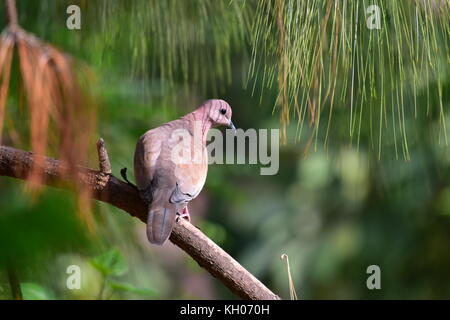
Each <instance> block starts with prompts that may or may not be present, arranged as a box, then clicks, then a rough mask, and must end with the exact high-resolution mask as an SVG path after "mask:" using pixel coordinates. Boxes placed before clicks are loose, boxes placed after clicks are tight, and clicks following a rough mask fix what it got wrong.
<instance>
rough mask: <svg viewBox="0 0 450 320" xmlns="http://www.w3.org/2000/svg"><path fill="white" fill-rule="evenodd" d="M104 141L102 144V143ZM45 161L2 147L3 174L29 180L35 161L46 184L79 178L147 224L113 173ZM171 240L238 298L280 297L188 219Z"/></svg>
mask: <svg viewBox="0 0 450 320" xmlns="http://www.w3.org/2000/svg"><path fill="white" fill-rule="evenodd" d="M102 144H103V143H100V146H101V145H102ZM103 148H104V144H103ZM99 149H100V148H99ZM105 151H106V149H105ZM43 160H44V161H37V162H35V161H34V155H33V154H32V153H31V152H27V151H23V150H18V149H14V148H11V147H6V146H0V176H9V177H13V178H17V179H27V177H28V175H29V173H30V172H31V169H32V167H33V164H34V163H39V164H40V165H41V166H42V167H41V168H40V169H41V170H43V172H44V174H43V175H44V178H43V183H44V184H46V185H50V186H55V187H59V188H67V182H75V181H73V180H74V179H77V180H78V181H76V182H78V183H79V182H81V183H83V185H84V186H85V187H86V188H88V189H89V190H90V191H92V192H91V193H92V197H93V198H94V199H97V200H100V201H103V202H106V203H109V204H111V205H113V206H115V207H117V208H120V209H122V210H124V211H126V212H128V213H129V214H130V215H131V216H133V217H136V218H138V219H140V220H141V221H143V222H144V223H145V221H146V216H147V214H146V212H147V210H146V207H147V206H146V205H145V204H144V202H142V201H141V199H140V197H139V194H138V191H137V190H136V189H135V188H133V187H132V186H130V185H128V184H126V183H124V182H122V181H120V180H119V179H117V178H116V177H114V176H113V175H112V174H105V173H104V172H102V171H96V170H92V169H88V168H83V167H78V170H77V172H76V174H75V175H73V174H72V175H70V176H63V175H61V172H62V170H60V168H61V167H62V163H61V161H59V160H56V159H52V158H48V157H44V159H43ZM100 162H101V160H100ZM108 163H109V161H108ZM101 166H102V165H101ZM170 241H172V243H174V244H175V245H177V246H178V247H180V248H181V249H183V250H184V251H185V252H186V253H187V254H189V255H190V256H191V257H192V258H193V259H194V260H195V261H197V262H198V264H199V265H200V266H202V267H203V268H205V269H206V270H207V271H208V272H209V273H211V274H212V275H213V276H214V277H216V278H218V279H219V280H220V281H222V283H224V284H225V285H226V286H227V287H228V288H229V289H230V290H231V291H232V292H233V293H234V294H235V295H237V296H238V297H240V298H243V299H254V300H272V299H276V300H278V299H280V297H278V296H277V295H276V294H274V293H273V292H271V291H270V290H269V289H268V288H267V287H266V286H264V284H262V283H261V282H260V281H259V280H258V279H256V277H254V276H253V275H252V274H251V273H250V272H248V271H247V270H246V269H245V268H244V267H242V266H241V265H240V264H239V263H238V262H237V261H236V260H234V259H233V258H232V257H231V256H230V255H229V254H228V253H226V252H225V251H224V250H223V249H222V248H220V247H219V246H218V245H216V244H215V243H214V242H213V241H212V240H211V239H209V238H208V237H207V236H206V235H204V234H203V233H202V232H201V231H200V230H199V229H197V228H196V227H195V226H193V225H192V224H190V223H189V222H187V221H185V220H184V219H179V222H178V223H176V224H175V227H174V229H173V231H172V234H171V236H170Z"/></svg>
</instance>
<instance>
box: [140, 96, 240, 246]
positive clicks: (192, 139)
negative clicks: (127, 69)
mask: <svg viewBox="0 0 450 320" xmlns="http://www.w3.org/2000/svg"><path fill="white" fill-rule="evenodd" d="M221 125H225V126H229V127H231V128H232V129H234V130H235V128H234V125H233V123H232V122H231V107H230V106H229V105H228V103H226V102H225V101H223V100H208V101H205V102H204V103H203V104H202V105H200V107H198V108H197V109H196V110H194V111H193V112H191V113H189V114H187V115H185V116H184V117H182V118H180V119H177V120H174V121H170V122H168V123H166V124H163V125H162V126H160V127H158V128H155V129H152V130H149V131H147V132H146V133H145V134H144V135H143V136H141V137H140V139H139V140H138V142H137V144H136V151H135V153H134V174H135V177H136V183H137V187H138V190H139V194H140V196H141V198H142V200H144V201H145V202H146V203H147V204H148V217H147V238H148V240H149V241H150V242H151V243H154V244H159V245H162V244H163V243H164V242H165V241H166V240H167V238H168V237H169V236H170V233H171V232H172V228H173V224H174V222H175V219H176V215H177V213H178V214H179V215H180V216H181V217H185V218H187V219H188V220H190V217H189V211H188V209H187V204H188V203H189V201H191V200H192V199H194V198H195V197H196V196H197V195H198V194H199V193H200V191H201V190H202V188H203V185H204V184H205V180H206V175H207V172H208V159H207V151H206V136H207V133H208V130H209V129H210V128H212V127H216V126H221Z"/></svg>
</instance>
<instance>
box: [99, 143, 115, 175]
mask: <svg viewBox="0 0 450 320" xmlns="http://www.w3.org/2000/svg"><path fill="white" fill-rule="evenodd" d="M97 152H98V161H99V163H100V171H101V172H103V173H106V174H111V173H112V171H111V162H110V161H109V156H108V151H106V147H105V141H104V140H103V139H102V138H100V139H99V140H98V142H97Z"/></svg>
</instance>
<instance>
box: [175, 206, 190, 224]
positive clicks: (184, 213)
mask: <svg viewBox="0 0 450 320" xmlns="http://www.w3.org/2000/svg"><path fill="white" fill-rule="evenodd" d="M180 218H184V219H186V220H187V221H189V222H191V216H190V215H189V210H188V208H187V207H186V208H184V209H183V211H182V212H181V213H178V219H180Z"/></svg>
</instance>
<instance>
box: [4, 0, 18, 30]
mask: <svg viewBox="0 0 450 320" xmlns="http://www.w3.org/2000/svg"><path fill="white" fill-rule="evenodd" d="M6 7H7V8H8V21H9V24H10V25H11V26H12V27H16V26H18V19H17V9H16V1H15V0H6Z"/></svg>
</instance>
